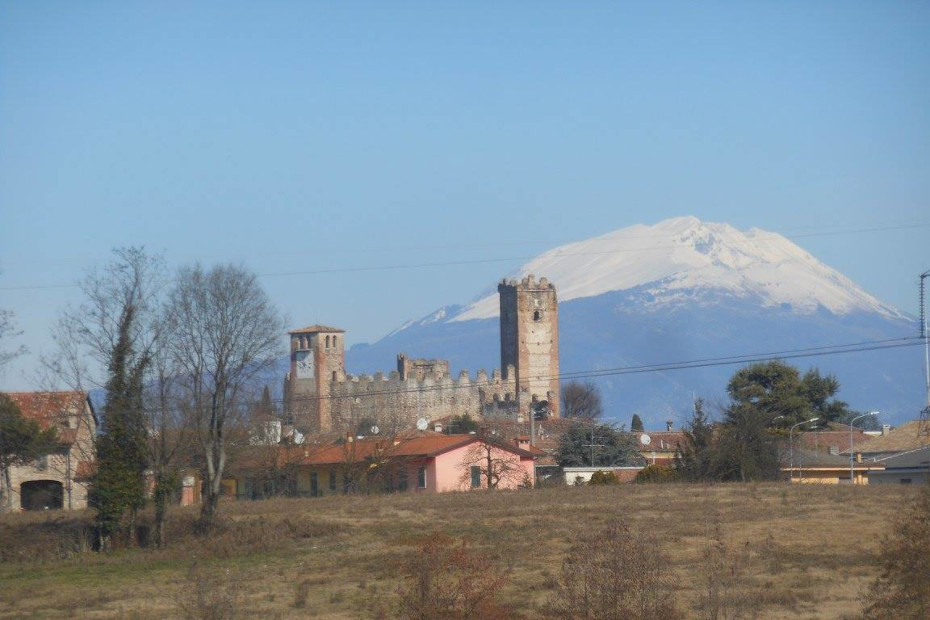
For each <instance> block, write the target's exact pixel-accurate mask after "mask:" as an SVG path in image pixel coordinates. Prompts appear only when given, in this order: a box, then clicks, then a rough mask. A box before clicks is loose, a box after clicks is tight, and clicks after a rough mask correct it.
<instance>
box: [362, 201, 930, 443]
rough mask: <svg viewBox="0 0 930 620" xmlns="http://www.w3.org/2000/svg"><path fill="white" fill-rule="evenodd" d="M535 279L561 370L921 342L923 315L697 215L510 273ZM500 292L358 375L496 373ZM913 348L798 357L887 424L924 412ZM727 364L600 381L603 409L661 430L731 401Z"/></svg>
mask: <svg viewBox="0 0 930 620" xmlns="http://www.w3.org/2000/svg"><path fill="white" fill-rule="evenodd" d="M529 274H534V275H536V276H537V277H540V276H545V277H546V278H548V279H549V280H550V281H552V282H554V283H555V286H556V289H557V291H558V296H559V302H560V305H559V324H560V326H559V329H560V339H559V341H560V344H559V346H560V352H561V370H562V372H563V373H571V372H584V371H591V370H599V369H605V368H608V369H609V368H625V367H630V366H640V365H651V364H661V363H669V362H679V361H682V362H683V361H689V360H693V359H706V358H716V357H724V356H731V355H743V354H756V353H768V352H776V351H786V350H790V349H801V348H809V347H820V346H835V345H841V344H849V343H853V342H867V341H874V340H882V339H886V338H899V337H908V336H913V335H914V334H915V329H916V327H915V323H916V322H915V321H914V320H913V318H911V317H908V316H907V315H905V314H904V313H902V312H900V311H899V310H897V309H895V308H893V307H891V306H889V305H887V304H884V303H882V302H881V301H880V300H878V299H876V298H875V297H873V296H872V295H870V294H869V293H867V292H866V291H864V290H863V289H862V288H860V287H859V286H857V285H856V284H855V283H854V282H852V281H851V280H850V279H848V278H846V277H845V276H843V275H842V274H840V273H839V272H837V271H836V270H834V269H832V268H830V267H828V266H827V265H824V264H823V263H821V262H820V261H818V260H817V259H816V258H814V257H813V256H811V255H810V254H809V253H808V252H806V251H804V250H803V249H801V248H800V247H798V246H797V245H796V244H794V243H792V242H791V241H789V240H788V239H786V238H785V237H783V236H781V235H778V234H775V233H771V232H766V231H763V230H759V229H755V228H754V229H751V230H748V231H739V230H737V229H735V228H733V227H732V226H730V225H728V224H714V223H704V222H701V221H700V220H698V219H697V218H694V217H681V218H675V219H670V220H666V221H663V222H660V223H658V224H655V225H653V226H646V225H636V226H631V227H629V228H624V229H621V230H617V231H614V232H611V233H608V234H606V235H603V236H600V237H595V238H593V239H588V240H586V241H580V242H577V243H571V244H568V245H563V246H560V247H557V248H554V249H552V250H550V251H548V252H545V253H543V254H541V255H540V256H538V257H536V258H535V259H533V260H531V261H530V262H528V263H527V264H525V265H523V266H522V267H521V268H520V269H519V270H517V272H515V273H513V274H511V276H510V277H517V276H522V275H529ZM498 311H499V308H498V297H497V291H496V288H489V289H488V290H487V291H486V292H485V293H483V294H481V295H479V296H478V297H477V298H476V299H475V301H473V302H472V303H469V304H466V305H450V306H445V307H443V308H440V309H439V310H437V311H435V312H433V313H430V314H429V315H427V316H426V317H423V318H422V319H419V320H414V321H409V322H407V323H406V324H405V325H403V326H402V327H400V328H398V329H397V330H395V331H394V332H392V333H391V334H389V335H388V336H386V337H385V338H383V339H382V340H380V341H378V342H376V343H375V344H373V345H358V346H356V347H353V348H352V349H351V350H350V351H349V353H348V359H347V364H348V366H349V367H350V368H351V369H352V370H353V371H354V372H372V371H376V370H385V369H389V368H391V367H392V365H393V360H394V355H395V354H396V353H397V352H400V351H404V352H406V353H408V354H410V355H413V356H417V357H441V358H446V359H449V360H450V361H451V363H452V366H453V368H454V369H469V370H471V371H472V372H474V371H475V370H476V369H478V368H493V367H496V366H498V365H499V363H500V362H499V350H500V349H499V340H498V338H499V335H498V332H499V327H498V321H497V316H498ZM920 357H921V355H920V352H919V351H918V350H917V349H916V348H906V349H892V350H888V351H870V352H859V353H850V354H845V355H833V356H823V357H819V358H812V359H800V360H797V361H796V365H798V366H799V367H802V368H807V367H810V366H817V367H818V368H820V370H821V371H823V372H827V373H832V374H835V375H836V376H837V377H838V379H839V380H840V383H841V385H842V386H843V388H842V391H841V393H840V397H841V398H843V399H844V400H847V401H848V402H849V403H850V404H851V405H852V406H853V407H855V408H861V409H863V410H868V409H881V410H883V411H885V412H886V419H893V420H897V419H898V418H900V419H908V418H910V417H913V416H914V415H916V412H917V411H918V410H919V408H920V404H921V399H922V391H921V386H922V379H921V366H920ZM733 370H734V367H732V366H710V367H704V368H698V369H692V370H679V371H666V372H650V373H642V374H636V375H619V376H613V377H606V378H601V379H598V383H599V385H600V387H601V389H602V391H603V392H604V397H605V403H606V406H607V411H608V415H610V416H612V417H615V418H617V419H618V421H621V422H627V423H628V422H629V417H630V416H631V415H632V413H633V412H637V413H639V414H640V415H641V416H642V417H643V418H644V420H646V421H647V423H648V422H649V421H650V420H651V421H652V423H653V424H656V425H658V424H659V423H660V422H661V421H663V420H665V419H667V418H669V417H672V418H678V419H683V418H684V417H686V415H687V413H686V412H687V410H688V407H689V404H690V402H691V399H692V398H693V396H694V395H698V396H704V397H706V398H710V399H715V398H719V399H723V397H724V396H725V387H726V382H727V379H728V378H729V376H730V375H731V374H732V372H733Z"/></svg>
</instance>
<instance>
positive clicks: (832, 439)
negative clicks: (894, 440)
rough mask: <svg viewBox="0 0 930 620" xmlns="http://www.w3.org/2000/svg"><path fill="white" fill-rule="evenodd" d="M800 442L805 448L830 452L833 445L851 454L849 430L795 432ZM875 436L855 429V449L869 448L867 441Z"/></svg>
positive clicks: (853, 437) (853, 436)
mask: <svg viewBox="0 0 930 620" xmlns="http://www.w3.org/2000/svg"><path fill="white" fill-rule="evenodd" d="M795 437H797V441H798V443H800V444H801V445H802V446H804V447H805V448H808V449H810V450H815V451H817V452H829V451H830V448H831V447H835V448H838V449H839V452H841V453H846V454H849V430H848V427H847V430H845V431H844V430H830V431H806V432H803V433H797V432H795ZM874 439H875V438H874V437H872V436H871V435H866V434H865V432H863V431H862V429H858V428H856V429H853V434H852V440H853V449H854V450H856V451H861V450H867V449H868V448H866V447H865V446H864V444H865V443H867V442H871V441H874Z"/></svg>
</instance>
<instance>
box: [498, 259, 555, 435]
mask: <svg viewBox="0 0 930 620" xmlns="http://www.w3.org/2000/svg"><path fill="white" fill-rule="evenodd" d="M497 292H498V293H499V294H500V321H501V368H503V369H505V372H507V373H509V372H510V369H511V367H512V368H513V372H514V373H515V374H516V377H510V376H507V377H506V378H507V379H510V378H514V379H515V380H516V385H517V399H518V401H519V409H520V413H521V414H524V415H529V413H530V409H531V407H533V406H534V403H542V402H543V401H545V402H546V404H547V405H548V409H549V415H551V416H552V417H555V418H557V417H559V304H558V299H557V297H556V292H555V286H554V285H553V284H552V283H551V282H549V281H548V280H546V278H540V280H539V281H536V279H535V278H534V277H533V276H532V275H530V276H527V277H525V278H523V279H522V280H520V281H519V282H518V281H516V280H504V281H502V282H501V283H500V284H499V285H498V287H497Z"/></svg>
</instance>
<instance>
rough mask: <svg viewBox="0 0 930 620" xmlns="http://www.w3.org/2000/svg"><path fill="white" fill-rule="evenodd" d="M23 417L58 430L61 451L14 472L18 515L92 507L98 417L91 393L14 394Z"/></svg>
mask: <svg viewBox="0 0 930 620" xmlns="http://www.w3.org/2000/svg"><path fill="white" fill-rule="evenodd" d="M7 395H8V396H9V397H10V398H11V399H12V400H13V402H15V403H16V404H17V405H18V406H19V408H20V410H21V411H22V414H23V416H24V417H26V418H29V419H33V420H36V421H38V422H39V424H40V425H41V426H42V427H43V428H55V430H56V431H57V436H58V449H57V450H55V451H54V452H52V453H51V454H47V455H44V456H42V457H41V458H39V459H38V460H36V461H35V462H33V463H30V464H28V465H22V466H18V467H13V468H11V470H10V482H11V491H12V493H11V496H12V497H11V499H12V509H13V510H21V509H22V510H51V509H58V508H67V509H80V508H86V507H87V489H88V480H89V477H90V475H91V473H92V470H93V462H94V433H95V432H96V430H97V419H96V414H95V413H94V410H93V408H92V406H91V404H90V400H89V399H88V397H87V393H86V392H11V393H8V394H7Z"/></svg>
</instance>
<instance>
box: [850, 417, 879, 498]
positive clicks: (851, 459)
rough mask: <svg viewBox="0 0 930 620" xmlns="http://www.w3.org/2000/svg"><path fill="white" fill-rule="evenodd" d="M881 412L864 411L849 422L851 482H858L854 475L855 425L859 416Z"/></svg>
mask: <svg viewBox="0 0 930 620" xmlns="http://www.w3.org/2000/svg"><path fill="white" fill-rule="evenodd" d="M879 413H881V412H880V411H870V412H868V413H863V414H862V415H860V416H856V417H855V418H853V419H852V422H850V423H849V484H856V479H855V478H854V477H853V425H854V424H855V423H856V420H858V419H859V418H864V417H866V416H870V415H878V414H879Z"/></svg>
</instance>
